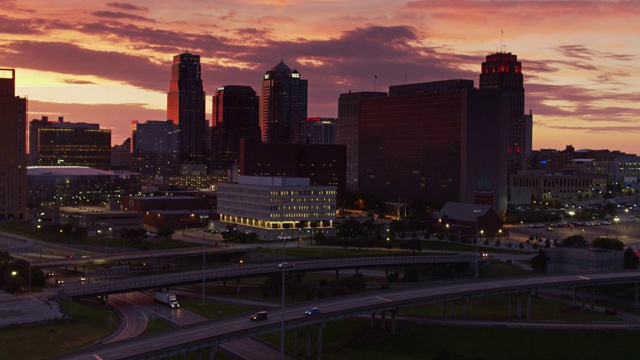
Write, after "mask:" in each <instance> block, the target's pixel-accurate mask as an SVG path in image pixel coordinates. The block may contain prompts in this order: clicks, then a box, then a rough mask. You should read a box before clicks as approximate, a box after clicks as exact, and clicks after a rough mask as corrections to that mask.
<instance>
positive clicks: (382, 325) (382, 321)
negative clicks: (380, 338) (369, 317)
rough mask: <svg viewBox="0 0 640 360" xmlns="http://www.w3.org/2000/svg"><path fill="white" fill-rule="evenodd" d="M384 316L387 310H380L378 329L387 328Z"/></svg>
mask: <svg viewBox="0 0 640 360" xmlns="http://www.w3.org/2000/svg"><path fill="white" fill-rule="evenodd" d="M386 317H387V312H386V311H385V310H382V312H381V313H380V330H382V331H384V330H385V329H386V328H387V321H386Z"/></svg>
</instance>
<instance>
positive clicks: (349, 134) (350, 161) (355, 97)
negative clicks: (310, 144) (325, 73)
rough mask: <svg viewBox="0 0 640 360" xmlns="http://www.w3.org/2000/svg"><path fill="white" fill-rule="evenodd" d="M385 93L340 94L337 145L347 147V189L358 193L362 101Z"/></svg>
mask: <svg viewBox="0 0 640 360" xmlns="http://www.w3.org/2000/svg"><path fill="white" fill-rule="evenodd" d="M386 96H387V93H384V92H371V91H363V92H354V93H352V92H351V91H349V93H347V94H340V98H339V99H338V120H337V121H336V128H335V143H336V144H342V145H346V146H347V165H346V166H347V189H348V190H349V191H358V164H359V160H358V154H359V148H360V146H359V142H358V139H359V138H358V129H359V126H360V125H359V124H360V100H361V99H365V98H372V97H386Z"/></svg>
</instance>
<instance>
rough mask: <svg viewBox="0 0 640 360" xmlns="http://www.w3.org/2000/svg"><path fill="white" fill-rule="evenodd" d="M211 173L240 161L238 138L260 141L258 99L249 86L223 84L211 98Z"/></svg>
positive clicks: (225, 169)
mask: <svg viewBox="0 0 640 360" xmlns="http://www.w3.org/2000/svg"><path fill="white" fill-rule="evenodd" d="M212 119H213V123H212V129H211V130H212V131H211V134H212V137H211V147H212V154H211V170H212V171H227V170H228V169H231V168H232V167H233V165H234V164H238V163H239V162H240V139H245V141H247V142H260V98H259V97H258V96H256V92H255V90H253V89H252V88H251V87H250V86H238V85H226V86H223V87H220V88H218V90H217V92H216V94H215V95H214V97H213V116H212Z"/></svg>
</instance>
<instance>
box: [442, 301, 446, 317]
mask: <svg viewBox="0 0 640 360" xmlns="http://www.w3.org/2000/svg"><path fill="white" fill-rule="evenodd" d="M442 318H443V319H446V318H447V302H446V301H443V302H442Z"/></svg>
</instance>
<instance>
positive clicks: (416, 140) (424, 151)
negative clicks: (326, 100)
mask: <svg viewBox="0 0 640 360" xmlns="http://www.w3.org/2000/svg"><path fill="white" fill-rule="evenodd" d="M501 101H502V98H501V95H500V93H499V92H486V91H482V90H478V89H475V88H474V87H473V80H445V81H437V82H428V83H418V84H407V85H398V86H391V87H390V88H389V96H388V97H377V98H366V99H361V100H360V123H359V147H360V149H359V159H360V165H359V176H358V179H359V191H360V192H365V193H370V194H373V195H375V196H376V197H378V198H379V199H381V200H383V201H388V202H405V203H409V202H411V201H413V200H416V199H422V200H425V201H428V202H432V203H441V204H444V203H446V202H449V201H454V202H462V203H473V202H474V199H475V195H476V192H477V186H478V184H479V182H480V180H481V179H482V178H483V177H485V178H484V183H485V184H486V187H487V188H486V189H485V190H487V191H489V192H491V191H492V192H493V194H494V199H493V202H492V203H493V204H494V207H495V210H496V211H498V212H501V211H504V210H506V207H507V185H508V183H507V179H508V177H507V153H506V152H505V151H501V150H502V149H505V148H506V143H507V130H508V126H507V123H506V121H505V119H504V118H503V117H501V116H500V109H501V108H500V106H501Z"/></svg>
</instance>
